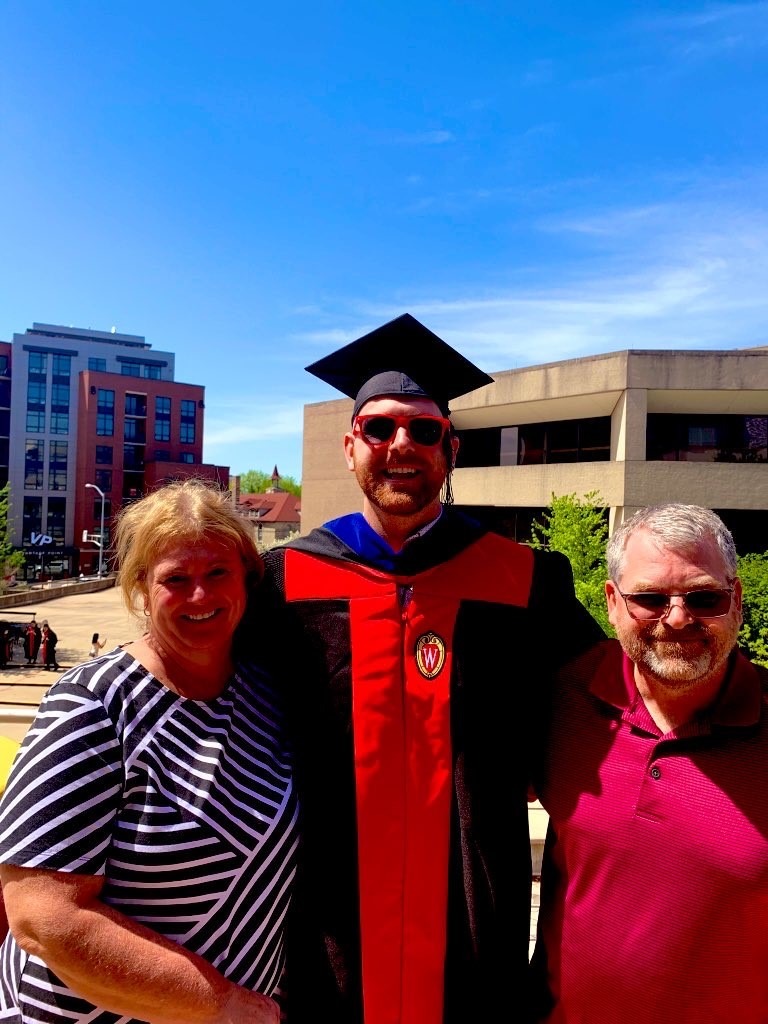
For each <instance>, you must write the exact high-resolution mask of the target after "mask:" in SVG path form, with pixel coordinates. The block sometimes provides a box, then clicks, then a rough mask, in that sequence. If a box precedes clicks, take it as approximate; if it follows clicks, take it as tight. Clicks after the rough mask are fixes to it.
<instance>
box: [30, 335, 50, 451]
mask: <svg viewBox="0 0 768 1024" xmlns="http://www.w3.org/2000/svg"><path fill="white" fill-rule="evenodd" d="M47 375H48V353H47V352H30V353H29V374H28V379H27V430H28V431H30V432H38V431H39V432H40V433H42V432H43V431H44V430H45V396H46V378H47Z"/></svg>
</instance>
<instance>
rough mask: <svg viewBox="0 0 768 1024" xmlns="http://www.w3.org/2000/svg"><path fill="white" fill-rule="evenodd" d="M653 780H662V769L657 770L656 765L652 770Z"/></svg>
mask: <svg viewBox="0 0 768 1024" xmlns="http://www.w3.org/2000/svg"><path fill="white" fill-rule="evenodd" d="M651 778H653V779H660V778H661V768H657V767H656V765H654V766H653V768H651Z"/></svg>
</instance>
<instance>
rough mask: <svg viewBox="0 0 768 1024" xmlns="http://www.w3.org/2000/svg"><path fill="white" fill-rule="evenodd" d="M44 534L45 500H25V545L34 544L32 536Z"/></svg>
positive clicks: (23, 513) (23, 520)
mask: <svg viewBox="0 0 768 1024" xmlns="http://www.w3.org/2000/svg"><path fill="white" fill-rule="evenodd" d="M42 532H43V499H42V498H25V499H24V506H23V511H22V526H21V540H22V543H23V544H31V543H32V534H33V533H34V534H40V533H42Z"/></svg>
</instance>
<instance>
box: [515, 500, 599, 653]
mask: <svg viewBox="0 0 768 1024" xmlns="http://www.w3.org/2000/svg"><path fill="white" fill-rule="evenodd" d="M607 542H608V518H607V508H606V506H605V504H604V503H603V500H602V498H601V497H600V495H599V494H598V492H597V491H589V492H588V493H587V494H585V495H584V496H583V498H578V497H577V496H576V495H575V494H561V495H560V496H559V497H558V496H556V495H554V494H553V495H552V504H551V505H550V507H549V509H548V510H547V511H545V512H544V515H543V522H539V521H538V520H537V521H535V522H534V523H533V526H532V528H531V546H532V547H534V548H551V549H552V550H553V551H560V552H562V554H564V555H565V556H566V557H567V559H568V561H569V562H570V563H571V568H572V569H573V582H574V587H575V590H576V596H577V597H578V599H579V600H580V601H581V603H582V604H583V605H584V607H585V608H586V609H587V611H588V612H589V613H590V615H591V616H592V618H593V619H595V621H596V622H599V623H600V625H601V626H602V628H603V629H604V630H605V632H606V634H607V635H608V636H615V635H616V634H615V632H614V629H613V626H611V624H610V622H609V621H608V612H607V609H606V605H605V580H606V578H607V575H608V571H607V569H606V566H605V545H606V543H607Z"/></svg>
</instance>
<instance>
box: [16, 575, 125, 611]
mask: <svg viewBox="0 0 768 1024" xmlns="http://www.w3.org/2000/svg"><path fill="white" fill-rule="evenodd" d="M114 585H115V577H114V576H106V577H104V578H103V579H92V580H65V581H63V582H61V583H41V584H36V585H35V586H34V587H30V588H29V589H27V588H23V589H21V590H13V592H11V593H5V594H2V595H0V609H2V608H15V607H17V606H18V605H25V606H29V605H31V604H37V603H39V602H40V601H53V600H54V599H55V598H57V597H67V596H68V595H69V594H94V593H96V591H98V590H111V589H112V587H114Z"/></svg>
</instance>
